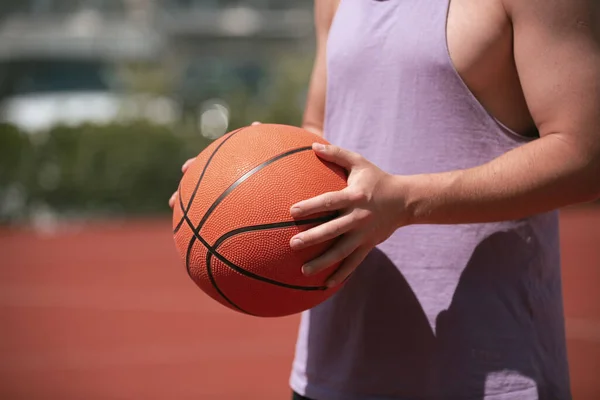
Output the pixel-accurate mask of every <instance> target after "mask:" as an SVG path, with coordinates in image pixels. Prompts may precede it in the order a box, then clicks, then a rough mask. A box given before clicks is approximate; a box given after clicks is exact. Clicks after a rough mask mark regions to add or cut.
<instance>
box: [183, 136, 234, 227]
mask: <svg viewBox="0 0 600 400" xmlns="http://www.w3.org/2000/svg"><path fill="white" fill-rule="evenodd" d="M244 128H245V127H242V128H239V129H237V130H235V131H233V132H232V133H231V134H230V135H229V136H228V137H226V138H225V139H223V141H222V142H221V143H219V145H218V146H217V148H216V149H215V150H214V151H213V152H212V154H211V155H210V157H208V160H207V161H206V164H204V168H203V169H202V173H201V174H200V177H199V178H198V181H197V182H196V186H195V187H194V191H193V192H192V195H191V196H190V199H189V200H188V203H187V206H185V208H184V207H183V203H182V202H180V203H181V204H180V206H181V212H182V213H183V215H187V213H188V212H189V211H190V208H191V207H192V203H193V201H194V199H195V198H196V193H197V192H198V188H199V187H200V182H202V179H203V178H204V174H206V170H207V169H208V166H209V165H210V162H211V161H212V159H213V158H214V156H215V155H216V154H217V152H218V151H219V149H220V148H221V146H223V145H224V144H225V143H227V141H228V140H229V139H231V138H232V137H233V136H234V135H235V134H236V133H238V132H240V131H241V130H243V129H244ZM179 186H180V188H181V184H180V185H179ZM177 191H178V192H179V188H178V189H177ZM179 197H181V196H179ZM183 221H185V218H184V217H183V216H182V217H181V219H180V220H179V223H178V224H177V226H176V227H175V229H174V230H173V233H177V232H179V229H181V226H182V225H183Z"/></svg>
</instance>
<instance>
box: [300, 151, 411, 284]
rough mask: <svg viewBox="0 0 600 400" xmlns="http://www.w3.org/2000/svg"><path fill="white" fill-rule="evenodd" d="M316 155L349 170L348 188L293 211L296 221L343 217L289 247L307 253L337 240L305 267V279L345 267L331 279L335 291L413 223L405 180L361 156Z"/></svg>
mask: <svg viewBox="0 0 600 400" xmlns="http://www.w3.org/2000/svg"><path fill="white" fill-rule="evenodd" d="M313 149H314V151H315V152H316V154H317V155H318V156H319V157H320V158H322V159H323V160H326V161H329V162H333V163H336V164H338V165H340V166H341V167H343V168H346V169H347V170H348V172H349V176H348V186H347V187H346V188H345V189H343V190H341V191H338V192H330V193H324V194H322V195H320V196H316V197H313V198H311V199H307V200H304V201H301V202H299V203H296V204H294V205H293V206H292V207H291V209H290V212H291V214H292V217H294V218H300V217H305V216H309V215H311V214H315V213H319V212H323V211H338V212H339V214H340V215H339V217H338V218H335V219H333V220H331V221H329V222H326V223H324V224H321V225H318V226H316V227H314V228H312V229H309V230H307V231H304V232H302V233H299V234H297V235H296V236H294V237H293V238H292V239H291V241H290V245H291V247H292V249H302V248H305V247H308V246H312V245H315V244H317V243H321V242H324V241H327V240H331V239H338V240H337V242H336V243H335V244H334V245H333V246H332V247H331V248H330V249H329V250H328V251H326V252H325V253H324V254H322V255H321V256H319V257H317V258H316V259H314V260H312V261H309V262H308V263H307V264H305V265H304V267H303V272H304V274H306V275H311V274H314V273H317V272H319V271H322V270H323V269H326V268H327V267H330V266H331V265H333V264H335V263H337V262H339V261H341V262H342V263H341V265H340V267H339V268H338V269H337V271H336V272H334V273H333V275H331V276H330V277H329V279H328V282H327V285H328V286H330V287H331V286H335V285H337V284H339V283H341V282H343V281H344V280H345V279H346V278H347V277H348V276H349V275H350V274H351V273H352V272H353V271H354V270H355V269H356V267H358V265H359V264H360V263H361V262H362V261H363V260H364V258H365V257H366V256H367V254H368V253H369V252H370V251H371V250H372V249H373V248H374V247H375V246H377V245H378V244H379V243H381V242H383V241H384V240H386V239H387V238H388V237H389V236H390V235H391V234H392V233H394V231H395V230H396V229H397V228H399V227H400V226H403V225H406V224H407V223H408V218H407V214H406V211H405V208H404V206H403V192H404V191H403V190H402V186H403V182H404V178H403V177H399V176H394V175H390V174H388V173H385V172H383V171H382V170H381V169H379V168H378V167H376V166H375V165H373V164H372V163H370V162H369V161H367V160H366V159H365V158H363V157H362V156H360V155H359V154H356V153H353V152H350V151H348V150H344V149H341V148H339V147H336V146H332V145H327V146H324V145H320V144H314V145H313Z"/></svg>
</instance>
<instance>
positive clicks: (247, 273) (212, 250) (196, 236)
mask: <svg viewBox="0 0 600 400" xmlns="http://www.w3.org/2000/svg"><path fill="white" fill-rule="evenodd" d="M195 239H196V240H198V241H199V242H200V243H202V245H204V247H206V249H207V250H208V251H209V252H210V253H211V254H212V255H213V256H214V257H216V258H218V259H219V261H221V262H222V263H223V264H225V265H227V266H228V267H230V268H232V269H233V270H235V271H237V272H239V273H240V274H242V275H245V276H247V277H250V278H254V279H256V280H259V281H263V282H266V283H270V284H272V285H277V286H281V287H285V288H288V289H294V290H305V291H315V290H327V286H299V285H290V284H288V283H282V282H277V281H275V280H273V279H269V278H265V277H264V276H260V275H256V274H255V273H253V272H250V271H246V270H245V269H243V268H240V267H239V266H237V265H235V264H234V263H232V262H231V261H229V260H228V259H227V258H226V257H225V256H223V255H222V254H221V253H219V252H218V251H217V250H215V248H213V247H212V246H211V245H210V244H208V242H207V241H206V240H205V239H204V238H203V237H202V236H200V235H199V234H198V233H197V232H195V231H194V236H193V237H192V240H190V244H191V245H193V243H194V242H195ZM190 248H191V246H190ZM188 254H189V249H188ZM188 259H189V257H188ZM188 272H189V266H188Z"/></svg>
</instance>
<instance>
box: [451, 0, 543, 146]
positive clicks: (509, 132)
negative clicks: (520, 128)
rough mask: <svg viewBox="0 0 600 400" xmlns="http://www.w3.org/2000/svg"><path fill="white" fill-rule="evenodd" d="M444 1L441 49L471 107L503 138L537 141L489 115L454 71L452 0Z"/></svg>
mask: <svg viewBox="0 0 600 400" xmlns="http://www.w3.org/2000/svg"><path fill="white" fill-rule="evenodd" d="M444 1H445V7H446V8H445V10H444V14H443V17H444V23H443V24H442V25H443V40H442V43H443V47H444V53H445V57H446V62H447V63H448V67H449V68H450V69H451V70H452V73H453V74H454V75H455V77H456V79H457V80H458V81H459V82H460V85H461V86H462V88H463V90H464V91H465V92H466V93H467V95H468V97H469V99H470V100H471V102H472V103H473V106H474V107H475V108H477V109H478V110H479V111H480V112H481V113H482V114H483V115H484V117H485V118H486V119H488V121H489V122H491V123H492V124H494V125H497V126H498V127H499V128H500V130H501V131H502V132H503V133H504V136H505V137H508V138H509V139H513V140H515V141H517V142H520V143H527V142H531V141H533V140H535V139H537V138H536V137H529V136H525V135H521V134H520V133H518V132H515V131H514V130H512V129H511V128H509V127H508V126H506V125H505V124H503V123H502V122H501V121H500V120H498V119H497V118H496V117H494V116H493V115H492V113H490V112H489V111H488V109H487V108H486V107H485V106H484V105H483V103H481V101H479V99H478V98H477V96H475V94H474V93H473V91H472V90H471V89H470V88H469V86H468V85H467V83H466V82H465V81H464V79H463V78H462V76H461V75H460V73H459V72H458V70H457V69H456V66H455V65H454V61H453V60H452V55H451V54H450V45H449V43H448V20H449V16H450V6H451V4H452V1H454V0H444Z"/></svg>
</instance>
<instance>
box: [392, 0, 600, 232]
mask: <svg viewBox="0 0 600 400" xmlns="http://www.w3.org/2000/svg"><path fill="white" fill-rule="evenodd" d="M504 4H505V8H506V11H507V14H508V15H509V17H510V19H511V20H512V23H513V31H514V55H515V62H516V65H517V70H518V73H519V77H520V80H521V84H522V87H523V90H524V93H525V97H526V100H527V104H528V107H529V109H530V111H531V113H532V116H533V118H534V120H535V122H536V125H537V127H538V129H539V131H540V134H541V138H540V139H538V140H535V141H533V142H531V143H528V144H526V145H523V146H521V147H519V148H517V149H515V150H513V151H510V152H508V153H506V154H504V155H503V156H501V157H499V158H497V159H495V160H493V161H491V162H489V163H487V164H485V165H483V166H480V167H477V168H473V169H469V170H464V171H455V172H449V173H441V174H432V175H419V176H411V177H397V181H396V182H397V183H398V185H397V186H396V187H397V189H395V190H398V191H399V192H400V191H405V190H406V188H407V187H408V188H409V189H408V192H409V193H408V200H407V208H408V211H409V214H410V217H409V219H410V221H408V222H409V223H417V224H429V223H433V224H447V223H477V222H491V221H500V220H508V219H519V218H523V217H526V216H528V215H532V214H537V213H542V212H546V211H550V210H554V209H558V208H561V207H564V206H567V205H571V204H576V203H582V202H587V201H592V200H594V199H596V198H599V197H600V27H599V24H600V2H598V0H546V1H543V0H527V1H523V0H504ZM399 196H400V198H402V197H403V196H402V195H400V194H399Z"/></svg>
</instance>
